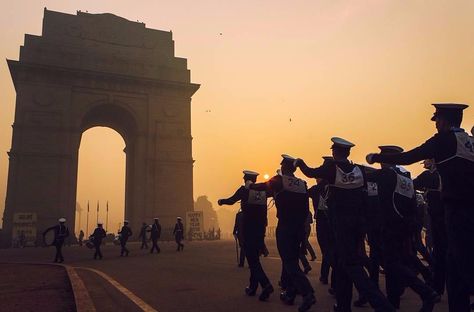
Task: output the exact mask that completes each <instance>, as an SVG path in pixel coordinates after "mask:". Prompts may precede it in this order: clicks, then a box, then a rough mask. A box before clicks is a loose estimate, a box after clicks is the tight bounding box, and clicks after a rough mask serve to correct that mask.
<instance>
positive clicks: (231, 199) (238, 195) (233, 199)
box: [217, 187, 242, 206]
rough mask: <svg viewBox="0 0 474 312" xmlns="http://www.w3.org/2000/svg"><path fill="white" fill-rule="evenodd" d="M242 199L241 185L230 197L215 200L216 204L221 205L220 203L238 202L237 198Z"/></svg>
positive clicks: (230, 203)
mask: <svg viewBox="0 0 474 312" xmlns="http://www.w3.org/2000/svg"><path fill="white" fill-rule="evenodd" d="M241 199H242V187H240V188H239V189H238V190H237V191H236V192H235V193H234V195H232V196H231V197H229V198H222V199H219V200H218V201H217V204H218V205H219V206H222V205H233V204H235V203H236V202H238V201H239V200H241Z"/></svg>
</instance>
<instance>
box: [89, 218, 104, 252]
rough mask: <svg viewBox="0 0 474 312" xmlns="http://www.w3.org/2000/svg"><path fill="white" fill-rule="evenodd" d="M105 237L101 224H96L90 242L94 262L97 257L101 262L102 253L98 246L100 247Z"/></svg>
mask: <svg viewBox="0 0 474 312" xmlns="http://www.w3.org/2000/svg"><path fill="white" fill-rule="evenodd" d="M106 236H107V233H106V232H105V230H104V228H103V227H102V222H99V223H97V228H96V229H95V230H94V233H92V235H91V237H90V240H91V241H92V243H93V244H94V247H95V253H94V260H95V259H97V257H98V258H99V259H100V260H102V251H101V250H100V246H101V245H102V240H103V239H104V238H105V237H106Z"/></svg>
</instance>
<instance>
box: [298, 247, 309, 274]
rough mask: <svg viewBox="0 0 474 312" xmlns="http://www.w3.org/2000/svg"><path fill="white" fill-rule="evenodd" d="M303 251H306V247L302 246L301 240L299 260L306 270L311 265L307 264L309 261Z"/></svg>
mask: <svg viewBox="0 0 474 312" xmlns="http://www.w3.org/2000/svg"><path fill="white" fill-rule="evenodd" d="M305 251H306V248H305V247H304V242H303V245H302V246H301V249H300V262H301V264H302V265H303V268H304V269H305V270H306V269H311V265H309V261H308V259H307V258H306V255H305Z"/></svg>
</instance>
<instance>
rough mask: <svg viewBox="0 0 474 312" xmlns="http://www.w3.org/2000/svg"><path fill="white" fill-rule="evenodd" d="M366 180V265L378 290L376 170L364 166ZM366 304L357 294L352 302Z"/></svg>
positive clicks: (379, 228) (379, 219)
mask: <svg viewBox="0 0 474 312" xmlns="http://www.w3.org/2000/svg"><path fill="white" fill-rule="evenodd" d="M363 168H364V171H365V174H366V178H367V205H366V210H365V213H364V214H365V216H366V221H367V222H366V227H367V243H368V245H369V247H370V252H369V258H368V262H367V264H366V268H367V271H368V273H369V277H370V279H371V280H372V282H374V284H375V285H376V286H377V287H378V288H379V273H380V265H381V264H382V238H381V237H382V220H383V214H382V211H381V207H380V198H379V193H378V185H377V182H375V181H373V179H371V173H372V172H375V171H376V170H377V169H375V168H372V167H368V166H364V167H363ZM367 302H368V300H367V298H364V297H363V296H361V295H360V294H359V299H357V300H355V301H354V306H355V307H362V306H364V305H365V304H366V303H367Z"/></svg>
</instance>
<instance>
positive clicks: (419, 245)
mask: <svg viewBox="0 0 474 312" xmlns="http://www.w3.org/2000/svg"><path fill="white" fill-rule="evenodd" d="M421 230H422V229H419V231H416V233H415V234H414V236H413V244H414V246H415V249H416V251H417V252H419V253H420V255H421V256H422V257H423V259H425V261H426V262H428V264H429V265H431V264H432V263H433V260H432V258H431V255H430V253H429V252H428V249H427V248H426V246H425V245H424V244H423V241H422V239H421Z"/></svg>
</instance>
